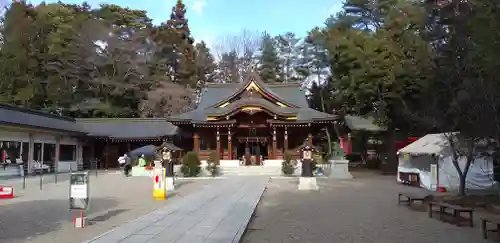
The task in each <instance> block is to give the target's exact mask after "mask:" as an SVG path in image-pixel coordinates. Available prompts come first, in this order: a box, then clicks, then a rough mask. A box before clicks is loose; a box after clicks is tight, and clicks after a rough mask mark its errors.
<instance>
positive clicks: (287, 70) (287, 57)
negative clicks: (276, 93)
mask: <svg viewBox="0 0 500 243" xmlns="http://www.w3.org/2000/svg"><path fill="white" fill-rule="evenodd" d="M298 43H299V38H297V37H296V36H295V33H292V32H287V33H285V34H283V35H278V36H276V44H277V47H278V48H277V49H278V52H279V54H278V57H279V59H280V66H281V74H282V76H281V80H283V82H294V81H297V80H298V77H297V75H296V72H295V67H296V66H297V64H298V60H299V56H298V48H297V46H298V45H297V44H298Z"/></svg>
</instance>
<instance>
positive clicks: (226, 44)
mask: <svg viewBox="0 0 500 243" xmlns="http://www.w3.org/2000/svg"><path fill="white" fill-rule="evenodd" d="M261 35H262V34H261V33H260V32H259V31H251V30H246V29H244V30H242V31H241V32H240V33H238V34H235V35H226V36H222V37H220V38H218V41H217V42H216V43H215V44H214V45H213V48H212V49H213V53H214V56H215V57H216V59H217V61H218V62H219V70H218V72H219V75H218V76H219V79H222V80H223V81H224V82H235V81H241V80H240V79H241V77H243V76H244V75H245V74H247V73H248V72H250V71H251V69H252V67H253V66H254V65H255V64H256V60H255V55H256V53H257V51H258V50H259V48H260V44H261V40H262V37H261Z"/></svg>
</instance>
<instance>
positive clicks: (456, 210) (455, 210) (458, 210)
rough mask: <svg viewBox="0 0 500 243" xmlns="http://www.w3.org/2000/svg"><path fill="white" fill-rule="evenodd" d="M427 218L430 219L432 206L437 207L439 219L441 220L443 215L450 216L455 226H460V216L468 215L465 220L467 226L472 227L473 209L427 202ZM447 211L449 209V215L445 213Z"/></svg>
mask: <svg viewBox="0 0 500 243" xmlns="http://www.w3.org/2000/svg"><path fill="white" fill-rule="evenodd" d="M428 205H429V217H430V218H432V213H433V211H432V209H433V207H434V206H437V207H439V219H440V220H442V219H443V215H449V216H452V217H453V219H454V220H455V224H456V225H460V222H459V221H461V218H462V216H461V214H462V213H466V214H469V217H468V218H466V220H467V221H468V225H469V226H470V227H474V209H473V208H468V207H462V206H460V205H453V204H449V203H445V202H429V203H428ZM447 209H451V213H448V212H446V210H447Z"/></svg>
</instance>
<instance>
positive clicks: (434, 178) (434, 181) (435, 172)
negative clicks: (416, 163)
mask: <svg viewBox="0 0 500 243" xmlns="http://www.w3.org/2000/svg"><path fill="white" fill-rule="evenodd" d="M437 185H438V165H437V164H431V189H432V188H437Z"/></svg>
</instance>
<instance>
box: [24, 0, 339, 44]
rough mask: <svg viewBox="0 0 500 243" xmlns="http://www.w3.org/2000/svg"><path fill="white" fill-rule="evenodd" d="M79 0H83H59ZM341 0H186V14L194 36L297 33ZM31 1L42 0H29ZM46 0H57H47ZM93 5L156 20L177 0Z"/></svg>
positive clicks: (123, 0)
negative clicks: (110, 6) (119, 8)
mask: <svg viewBox="0 0 500 243" xmlns="http://www.w3.org/2000/svg"><path fill="white" fill-rule="evenodd" d="M62 1H63V2H65V3H81V2H82V0H62ZM341 1H342V0H185V1H184V3H185V4H186V6H187V17H188V20H189V25H190V28H191V31H192V33H193V35H194V37H195V39H196V40H200V39H203V40H205V41H207V42H212V41H214V40H215V39H217V38H219V37H221V36H224V35H230V34H231V33H238V32H239V31H240V30H242V29H248V30H258V31H264V30H265V31H268V32H269V33H271V34H280V33H284V32H286V31H292V32H295V33H297V35H299V36H303V35H305V33H306V32H307V31H308V30H310V29H311V28H313V27H315V26H318V25H322V24H323V22H324V21H325V19H326V18H327V17H328V16H330V14H332V13H335V12H337V11H339V10H340V6H341ZM30 2H31V3H33V4H37V3H39V2H41V0H31V1H30ZM46 2H57V0H47V1H46ZM87 2H88V3H90V4H91V5H92V6H96V5H98V4H100V3H112V4H117V5H120V6H127V7H130V8H134V9H143V10H147V12H148V15H149V17H151V18H152V19H153V20H154V22H155V24H159V23H161V22H163V21H166V20H167V19H168V18H169V16H170V12H171V9H172V6H173V5H174V4H175V2H176V0H106V1H101V0H87Z"/></svg>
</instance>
